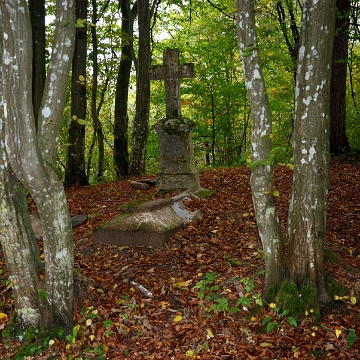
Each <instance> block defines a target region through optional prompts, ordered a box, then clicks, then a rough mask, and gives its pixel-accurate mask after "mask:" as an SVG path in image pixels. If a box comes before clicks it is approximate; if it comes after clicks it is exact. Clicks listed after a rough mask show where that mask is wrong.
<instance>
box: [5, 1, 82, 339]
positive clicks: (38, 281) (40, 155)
mask: <svg viewBox="0 0 360 360" xmlns="http://www.w3.org/2000/svg"><path fill="white" fill-rule="evenodd" d="M74 15H75V10H74V6H73V2H72V1H67V0H61V1H60V0H58V1H57V3H56V29H55V34H54V44H56V51H53V52H52V57H51V60H50V65H49V72H48V77H47V79H46V84H45V88H44V97H43V101H42V104H41V106H40V111H39V118H38V132H36V128H35V119H34V116H33V101H32V95H31V94H32V91H31V89H32V67H31V66H29V64H32V55H33V48H32V36H31V22H30V15H29V11H28V5H27V2H26V1H25V0H8V1H6V2H0V34H1V36H0V49H2V50H1V53H2V54H4V62H3V63H2V71H1V72H0V73H1V81H0V94H1V96H2V98H1V101H0V104H1V110H0V144H1V146H2V148H1V149H0V151H1V153H2V154H3V156H2V157H1V160H0V161H1V164H0V165H1V166H0V181H1V182H0V195H1V207H0V221H1V223H2V224H5V226H4V227H2V228H1V233H0V240H1V243H2V246H3V251H4V253H5V260H6V266H7V269H8V270H9V274H10V279H11V280H12V281H13V282H14V283H15V284H16V286H14V288H13V291H14V300H15V311H16V314H17V315H18V317H17V319H16V326H15V327H16V328H17V330H19V331H20V332H21V331H23V330H24V329H26V328H27V327H30V326H31V327H33V328H35V329H39V328H44V329H46V330H48V331H52V330H59V328H63V329H64V330H65V334H70V333H71V331H72V295H73V267H74V256H73V242H72V228H71V223H70V217H69V213H68V209H67V203H66V197H65V192H64V189H63V185H62V179H61V177H59V175H58V174H57V172H56V156H57V138H58V136H59V132H60V126H61V118H62V113H63V108H64V101H65V94H66V87H67V83H68V74H69V70H70V65H71V58H72V55H73V40H74V35H75V33H74V25H75V17H74ZM64 19H66V21H67V25H65V26H64ZM4 34H6V36H4ZM19 44H21V46H19ZM5 49H6V51H5ZM55 80H56V81H55ZM3 139H4V140H3ZM20 183H21V185H20ZM22 186H25V187H26V188H27V189H28V191H29V192H30V194H31V196H32V197H33V199H34V200H35V202H36V205H37V209H38V212H39V216H40V220H41V224H42V228H43V245H44V256H45V257H44V264H43V265H44V272H42V266H43V265H41V264H40V260H39V259H40V257H39V249H38V247H37V245H36V242H35V238H34V234H33V232H32V229H31V226H30V220H29V216H28V212H27V204H26V198H25V194H24V191H23V188H22ZM39 274H40V276H39ZM18 335H19V333H18Z"/></svg>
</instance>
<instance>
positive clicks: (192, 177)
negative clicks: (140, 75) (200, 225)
mask: <svg viewBox="0 0 360 360" xmlns="http://www.w3.org/2000/svg"><path fill="white" fill-rule="evenodd" d="M194 76H195V75H194V64H180V63H179V50H178V49H165V50H164V65H158V66H154V67H153V68H152V71H151V73H150V79H151V80H164V84H165V96H166V117H165V118H164V119H161V120H159V121H158V123H157V124H156V125H155V126H154V129H155V131H156V132H157V134H158V138H159V150H160V166H161V173H160V174H159V175H158V181H157V187H158V190H167V191H172V190H188V191H192V192H197V191H198V190H200V181H199V171H198V170H196V169H195V163H194V151H193V145H192V127H193V125H192V123H191V122H190V121H189V119H186V118H183V117H182V116H181V101H180V79H181V78H192V77H194Z"/></svg>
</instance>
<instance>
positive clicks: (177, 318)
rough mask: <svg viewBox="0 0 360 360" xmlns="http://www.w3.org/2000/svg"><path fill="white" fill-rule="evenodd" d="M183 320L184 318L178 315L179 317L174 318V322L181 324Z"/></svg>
mask: <svg viewBox="0 0 360 360" xmlns="http://www.w3.org/2000/svg"><path fill="white" fill-rule="evenodd" d="M181 320H182V316H181V315H177V316H175V318H174V320H173V321H174V322H179V321H181Z"/></svg>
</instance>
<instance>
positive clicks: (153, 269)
mask: <svg viewBox="0 0 360 360" xmlns="http://www.w3.org/2000/svg"><path fill="white" fill-rule="evenodd" d="M154 271H155V268H151V269H149V270H148V271H147V272H148V273H153V272H154Z"/></svg>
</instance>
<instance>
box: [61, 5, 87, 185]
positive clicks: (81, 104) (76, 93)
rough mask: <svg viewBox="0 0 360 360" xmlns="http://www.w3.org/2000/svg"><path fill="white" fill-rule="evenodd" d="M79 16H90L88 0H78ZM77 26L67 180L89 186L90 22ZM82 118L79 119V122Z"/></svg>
mask: <svg viewBox="0 0 360 360" xmlns="http://www.w3.org/2000/svg"><path fill="white" fill-rule="evenodd" d="M75 3H76V18H77V19H81V20H83V21H85V20H86V18H87V6H88V0H76V1H75ZM83 25H84V26H79V27H77V28H76V40H75V50H74V57H73V62H72V72H71V74H72V78H71V117H70V124H69V133H68V142H69V144H70V145H69V146H68V149H67V166H66V172H65V182H66V184H67V185H75V184H77V185H80V186H84V185H89V182H88V179H87V177H86V172H85V125H84V124H83V123H82V122H81V121H84V120H85V118H86V59H87V24H86V23H84V24H83ZM78 120H79V121H78Z"/></svg>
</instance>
